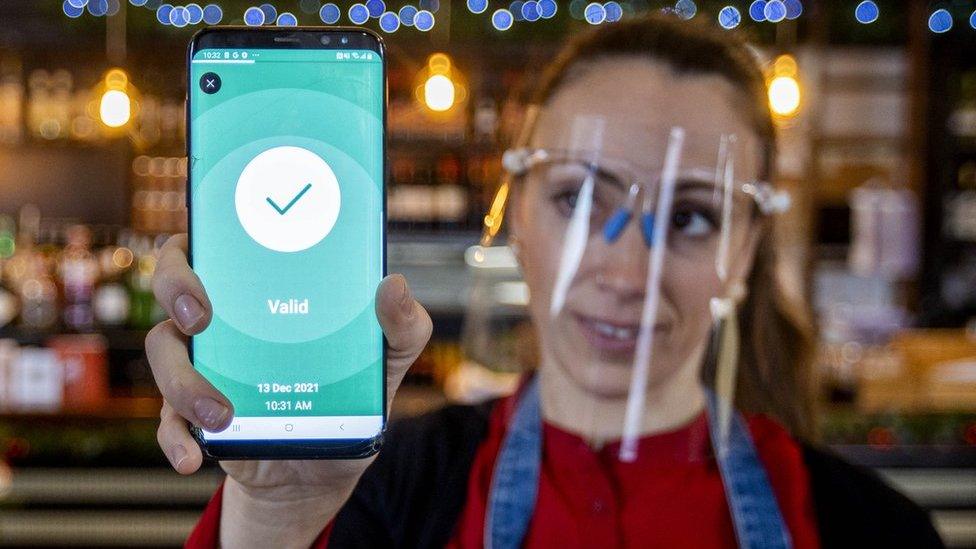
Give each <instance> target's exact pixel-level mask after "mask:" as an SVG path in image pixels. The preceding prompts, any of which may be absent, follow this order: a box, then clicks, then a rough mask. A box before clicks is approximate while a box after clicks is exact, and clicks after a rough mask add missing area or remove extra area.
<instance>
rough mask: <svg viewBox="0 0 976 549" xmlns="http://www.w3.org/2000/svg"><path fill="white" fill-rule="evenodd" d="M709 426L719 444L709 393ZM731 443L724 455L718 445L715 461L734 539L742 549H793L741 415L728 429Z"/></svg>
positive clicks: (735, 416)
mask: <svg viewBox="0 0 976 549" xmlns="http://www.w3.org/2000/svg"><path fill="white" fill-rule="evenodd" d="M707 396H708V419H709V421H708V426H709V430H710V431H711V437H712V440H713V441H715V440H717V437H718V436H719V435H718V432H717V431H718V422H717V421H715V420H714V418H715V417H716V413H715V412H716V409H717V397H716V396H715V393H714V392H712V391H708V393H707ZM728 437H729V442H728V444H727V445H726V449H725V450H724V451H719V449H718V446H719V445H717V444H715V443H714V442H713V444H712V447H713V448H715V458H716V461H717V462H718V467H719V473H720V474H721V476H722V484H723V486H724V487H725V499H726V501H728V504H729V510H730V511H731V513H732V523H733V524H734V525H735V536H736V538H737V539H738V541H739V547H741V548H742V549H760V548H762V549H789V548H790V547H792V546H793V543H792V541H791V539H790V533H789V529H787V527H786V522H785V521H784V520H783V515H782V513H780V510H779V504H777V502H776V495H775V494H774V493H773V488H772V485H771V484H770V483H769V476H768V475H767V474H766V468H765V467H764V466H763V464H762V461H760V460H759V454H758V452H756V446H755V444H754V443H753V441H752V435H751V434H750V433H749V428H748V427H747V426H746V422H745V420H744V419H743V418H742V414H738V413H736V414H732V418H731V424H730V425H729V433H728Z"/></svg>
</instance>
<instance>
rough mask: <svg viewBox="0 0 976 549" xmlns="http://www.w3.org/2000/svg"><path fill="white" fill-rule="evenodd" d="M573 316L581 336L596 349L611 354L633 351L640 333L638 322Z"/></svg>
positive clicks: (631, 352) (630, 352)
mask: <svg viewBox="0 0 976 549" xmlns="http://www.w3.org/2000/svg"><path fill="white" fill-rule="evenodd" d="M573 318H574V320H575V321H576V325H577V326H578V327H579V329H580V331H581V332H582V334H583V338H584V339H585V340H586V342H587V343H589V344H590V346H591V347H593V348H595V349H596V350H597V351H599V352H601V353H607V354H613V355H624V354H633V353H634V349H635V348H636V347H637V336H638V334H639V333H640V329H639V328H640V325H639V324H636V323H621V322H619V321H614V322H611V321H608V320H603V319H598V318H594V317H589V316H584V315H580V314H574V315H573Z"/></svg>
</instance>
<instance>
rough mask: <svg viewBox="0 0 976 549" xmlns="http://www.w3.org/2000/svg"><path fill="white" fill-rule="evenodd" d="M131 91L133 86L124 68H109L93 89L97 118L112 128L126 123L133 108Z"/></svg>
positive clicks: (133, 89) (133, 91)
mask: <svg viewBox="0 0 976 549" xmlns="http://www.w3.org/2000/svg"><path fill="white" fill-rule="evenodd" d="M133 93H135V88H134V87H133V86H132V85H131V84H130V83H129V75H128V74H126V72H125V71H124V70H122V69H111V70H109V71H108V72H107V73H105V77H104V78H103V79H102V83H101V85H100V86H98V87H97V88H96V91H95V97H96V98H97V101H98V104H97V115H98V120H100V121H101V122H102V124H104V125H105V126H106V127H107V128H109V129H112V130H114V129H118V128H122V127H123V126H125V125H126V124H128V123H129V122H130V121H131V120H132V115H133V111H134V110H135V109H134V107H135V105H134V103H135V102H134V100H133V97H132V94H133ZM93 114H94V113H93Z"/></svg>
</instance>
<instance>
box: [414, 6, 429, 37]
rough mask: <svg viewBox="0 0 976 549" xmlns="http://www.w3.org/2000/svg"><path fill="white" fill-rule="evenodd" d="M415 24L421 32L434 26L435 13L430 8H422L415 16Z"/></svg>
mask: <svg viewBox="0 0 976 549" xmlns="http://www.w3.org/2000/svg"><path fill="white" fill-rule="evenodd" d="M413 26H414V27H416V28H417V30H419V31H421V32H427V31H429V30H430V29H432V28H434V14H433V13H431V12H430V11H428V10H420V11H418V12H417V15H414V16H413Z"/></svg>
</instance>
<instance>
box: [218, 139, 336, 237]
mask: <svg viewBox="0 0 976 549" xmlns="http://www.w3.org/2000/svg"><path fill="white" fill-rule="evenodd" d="M234 205H235V206H236V208H237V218H238V219H239V220H240V222H241V225H242V226H243V227H244V230H245V231H247V234H248V235H250V237H251V238H253V239H254V241H255V242H257V243H258V244H260V245H262V246H264V247H265V248H269V249H271V250H274V251H276V252H300V251H302V250H306V249H308V248H311V247H312V246H314V245H316V244H318V243H319V242H321V241H322V239H323V238H325V237H326V236H328V234H329V232H330V231H332V227H333V226H335V222H336V219H337V218H338V217H339V206H340V193H339V181H338V180H337V179H336V176H335V172H333V171H332V168H331V167H330V166H329V165H328V164H327V163H326V162H325V160H323V159H322V158H321V157H319V156H318V155H317V154H315V153H313V152H312V151H310V150H308V149H303V148H301V147H274V148H272V149H268V150H266V151H264V152H262V153H261V154H259V155H257V156H255V157H254V158H253V159H251V161H250V162H248V163H247V166H244V170H243V171H242V172H241V176H240V177H239V178H238V180H237V189H236V191H235V193H234Z"/></svg>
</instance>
